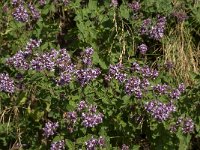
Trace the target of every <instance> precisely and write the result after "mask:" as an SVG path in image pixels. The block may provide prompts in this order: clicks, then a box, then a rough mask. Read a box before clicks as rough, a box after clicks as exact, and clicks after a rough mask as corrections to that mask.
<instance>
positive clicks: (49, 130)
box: [43, 121, 59, 138]
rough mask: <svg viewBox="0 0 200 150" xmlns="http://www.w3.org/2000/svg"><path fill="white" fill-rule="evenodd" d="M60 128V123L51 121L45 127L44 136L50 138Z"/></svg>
mask: <svg viewBox="0 0 200 150" xmlns="http://www.w3.org/2000/svg"><path fill="white" fill-rule="evenodd" d="M58 127H59V125H58V122H56V123H54V122H51V121H49V122H47V123H45V127H44V128H43V131H44V136H45V137H46V138H48V137H49V136H51V135H54V134H55V132H56V130H57V128H58Z"/></svg>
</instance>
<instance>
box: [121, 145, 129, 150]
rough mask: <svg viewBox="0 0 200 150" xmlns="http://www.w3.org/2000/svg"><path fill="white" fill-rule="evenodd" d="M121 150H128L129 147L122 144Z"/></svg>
mask: <svg viewBox="0 0 200 150" xmlns="http://www.w3.org/2000/svg"><path fill="white" fill-rule="evenodd" d="M121 150H129V146H127V145H126V144H123V145H122V149H121Z"/></svg>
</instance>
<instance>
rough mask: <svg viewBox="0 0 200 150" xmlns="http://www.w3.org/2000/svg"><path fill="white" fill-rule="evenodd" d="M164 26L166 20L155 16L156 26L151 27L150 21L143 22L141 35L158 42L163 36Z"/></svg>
mask: <svg viewBox="0 0 200 150" xmlns="http://www.w3.org/2000/svg"><path fill="white" fill-rule="evenodd" d="M165 25H166V18H165V17H161V16H159V15H158V16H157V21H156V24H155V25H153V24H152V21H151V19H146V20H144V21H143V23H142V26H141V34H142V35H147V36H149V37H150V38H152V39H155V40H160V39H161V38H162V37H163V36H164V30H165Z"/></svg>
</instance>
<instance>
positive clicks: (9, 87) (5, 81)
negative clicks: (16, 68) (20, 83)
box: [0, 73, 15, 93]
mask: <svg viewBox="0 0 200 150" xmlns="http://www.w3.org/2000/svg"><path fill="white" fill-rule="evenodd" d="M14 90H15V87H14V81H13V80H11V79H10V77H9V75H8V74H5V73H1V74H0V91H4V92H8V93H13V92H14Z"/></svg>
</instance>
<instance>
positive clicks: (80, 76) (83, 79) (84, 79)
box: [76, 68, 101, 86]
mask: <svg viewBox="0 0 200 150" xmlns="http://www.w3.org/2000/svg"><path fill="white" fill-rule="evenodd" d="M100 74H101V71H100V69H99V68H97V69H91V68H87V69H80V70H77V71H76V77H77V81H79V82H80V84H81V86H84V85H86V84H88V83H89V82H90V81H92V80H93V79H96V78H97V77H98V76H99V75H100Z"/></svg>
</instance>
